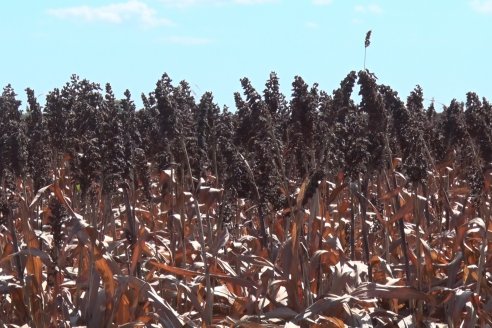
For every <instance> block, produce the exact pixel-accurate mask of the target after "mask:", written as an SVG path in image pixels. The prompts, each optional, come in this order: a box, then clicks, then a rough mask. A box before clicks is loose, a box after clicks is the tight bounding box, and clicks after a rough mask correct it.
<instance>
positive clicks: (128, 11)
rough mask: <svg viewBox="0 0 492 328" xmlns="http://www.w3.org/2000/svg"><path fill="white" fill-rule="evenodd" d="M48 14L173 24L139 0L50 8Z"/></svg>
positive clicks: (61, 16) (88, 19) (82, 18)
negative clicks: (94, 5) (103, 4)
mask: <svg viewBox="0 0 492 328" xmlns="http://www.w3.org/2000/svg"><path fill="white" fill-rule="evenodd" d="M48 14H50V15H52V16H54V17H58V18H62V19H71V18H76V19H81V20H84V21H88V22H95V21H99V22H105V23H112V24H119V23H122V22H125V21H131V20H137V21H139V22H140V23H141V24H143V25H145V26H160V25H171V24H172V22H171V21H170V20H168V19H165V18H159V17H158V16H157V13H156V11H155V10H154V9H153V8H151V7H149V6H148V5H147V4H146V3H144V2H142V1H139V0H128V1H127V2H121V3H113V4H108V5H105V6H99V7H91V6H77V7H67V8H54V9H49V10H48Z"/></svg>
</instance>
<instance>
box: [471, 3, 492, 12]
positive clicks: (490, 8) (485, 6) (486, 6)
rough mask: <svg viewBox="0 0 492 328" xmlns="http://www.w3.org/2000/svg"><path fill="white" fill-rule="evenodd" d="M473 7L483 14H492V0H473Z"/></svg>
mask: <svg viewBox="0 0 492 328" xmlns="http://www.w3.org/2000/svg"><path fill="white" fill-rule="evenodd" d="M470 5H471V7H472V8H473V10H475V11H476V12H479V13H482V14H492V0H472V1H471V2H470Z"/></svg>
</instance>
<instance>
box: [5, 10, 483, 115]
mask: <svg viewBox="0 0 492 328" xmlns="http://www.w3.org/2000/svg"><path fill="white" fill-rule="evenodd" d="M368 30H372V31H373V35H372V39H371V40H372V43H371V46H370V47H369V48H368V49H367V50H368V52H367V67H368V69H370V70H371V71H373V72H374V73H375V74H376V75H377V76H378V78H379V80H378V82H379V83H382V84H388V85H390V86H391V87H393V89H395V90H397V91H398V92H399V93H400V95H401V96H402V97H403V98H404V99H405V98H406V97H407V95H408V94H409V92H410V91H411V90H412V89H413V88H414V86H415V85H416V84H420V85H421V86H422V87H423V90H424V96H425V97H426V99H428V100H430V99H432V98H435V100H436V101H437V102H440V103H445V104H449V102H450V100H451V99H452V98H457V99H458V100H465V94H466V92H468V91H475V92H477V93H478V94H479V95H480V96H482V97H486V98H488V99H489V100H492V84H491V83H490V78H491V76H492V62H491V59H490V58H491V54H492V0H481V1H480V0H448V1H438V0H414V1H403V0H402V1H394V0H379V1H378V0H375V1H364V0H355V1H347V0H109V1H106V0H101V1H79V0H44V1H26V0H16V1H2V4H0V31H1V32H0V36H1V40H2V51H1V55H0V59H1V60H0V85H1V86H2V87H3V86H5V85H6V84H7V83H11V84H12V85H13V87H14V88H15V90H16V92H17V93H18V94H19V95H20V96H19V98H20V99H21V100H24V99H25V96H24V89H25V88H26V87H31V88H33V89H34V90H35V91H36V93H37V94H40V95H41V97H42V98H43V100H42V101H41V102H42V103H43V104H44V97H45V95H46V93H47V92H48V91H50V90H52V89H53V88H55V87H62V86H63V85H64V83H65V82H67V81H68V80H69V77H70V75H71V74H74V73H75V74H78V75H80V76H81V77H82V78H87V79H89V80H91V81H94V82H98V83H101V84H102V85H103V84H104V83H106V82H110V83H111V85H112V86H113V89H114V91H115V93H116V95H117V96H118V97H123V91H124V90H125V89H127V88H128V89H129V90H130V91H131V92H132V94H133V98H134V99H135V100H136V101H137V103H138V104H141V102H140V100H139V99H140V94H141V93H142V92H145V93H147V92H150V91H152V90H153V89H154V87H155V83H156V81H157V80H158V78H159V77H160V76H161V75H162V73H164V72H167V73H168V74H169V75H170V76H171V78H172V79H173V80H174V81H175V82H176V83H178V82H179V81H180V80H182V79H186V80H187V81H188V82H189V83H190V85H191V87H192V89H193V91H194V92H195V93H196V97H197V98H199V97H200V96H201V94H203V93H204V92H205V91H212V92H213V93H214V96H215V99H216V102H218V103H219V104H220V105H223V104H227V105H230V106H233V103H234V101H233V93H234V92H235V91H240V90H241V88H240V83H239V79H240V78H241V77H244V76H247V77H249V78H250V79H251V80H252V82H253V85H254V86H255V87H256V88H257V89H258V90H263V88H264V83H265V81H266V80H267V78H268V76H269V73H270V72H271V71H276V72H277V74H278V76H279V78H280V82H281V85H282V89H283V92H284V93H285V94H286V95H288V96H289V95H290V87H291V83H292V81H293V79H294V76H295V75H300V76H302V77H303V78H304V79H305V80H306V82H308V83H309V84H312V83H314V82H318V83H319V85H320V88H321V89H323V90H326V91H328V92H331V91H332V90H333V89H335V88H337V87H338V85H339V82H340V81H341V80H342V79H343V78H344V77H345V75H346V74H347V73H348V72H349V71H351V70H360V69H362V67H363V60H364V37H365V33H366V32H367V31H368Z"/></svg>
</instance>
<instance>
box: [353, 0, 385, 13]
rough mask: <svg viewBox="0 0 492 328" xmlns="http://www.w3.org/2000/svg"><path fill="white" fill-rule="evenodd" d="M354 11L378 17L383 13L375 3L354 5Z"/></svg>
mask: <svg viewBox="0 0 492 328" xmlns="http://www.w3.org/2000/svg"><path fill="white" fill-rule="evenodd" d="M354 10H355V11H356V12H358V13H368V14H374V15H380V14H382V13H383V8H381V6H380V5H378V4H376V3H371V4H368V5H365V6H364V5H356V6H355V7H354Z"/></svg>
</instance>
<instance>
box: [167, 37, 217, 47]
mask: <svg viewBox="0 0 492 328" xmlns="http://www.w3.org/2000/svg"><path fill="white" fill-rule="evenodd" d="M163 41H164V42H166V43H172V44H177V45H182V46H203V45H207V44H210V43H212V42H213V40H212V39H208V38H197V37H192V36H176V35H175V36H170V37H167V38H165V39H164V40H163Z"/></svg>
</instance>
